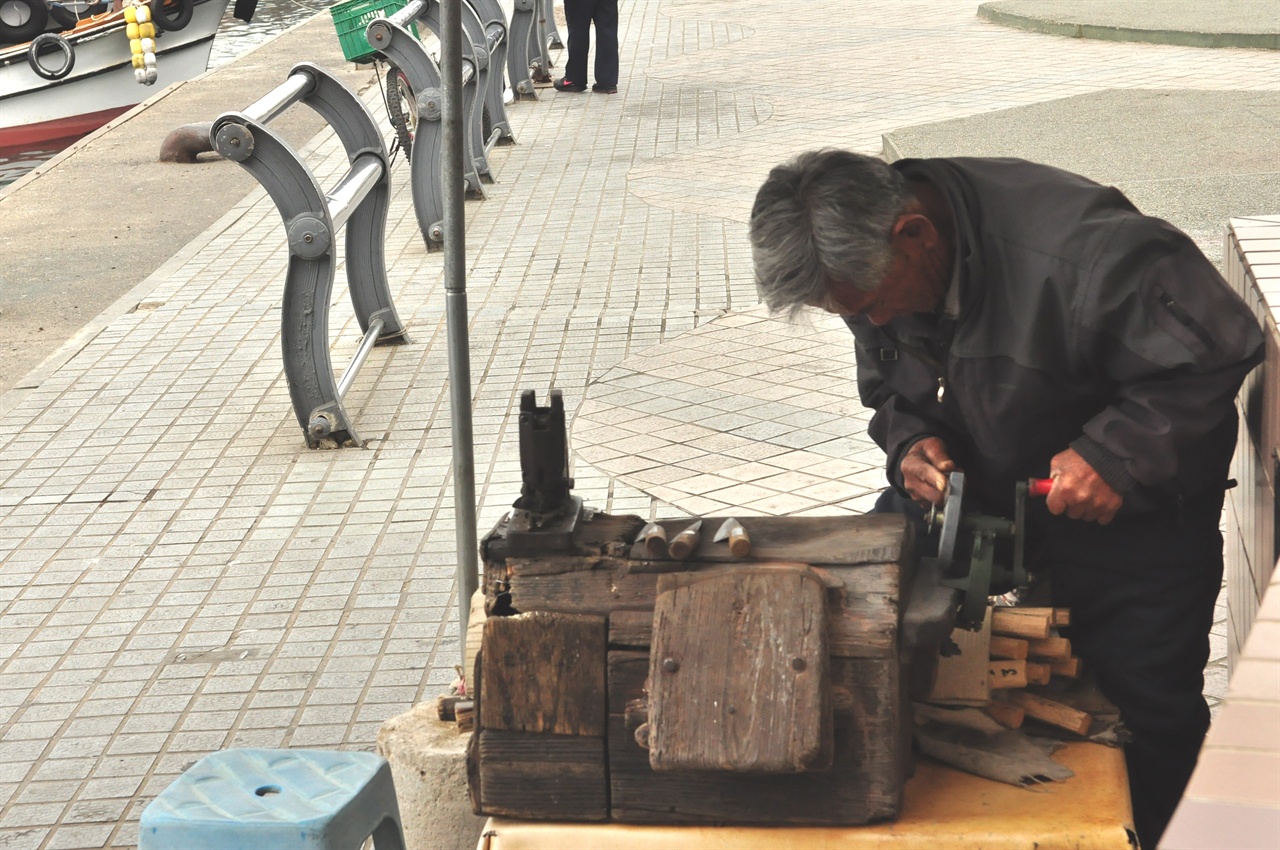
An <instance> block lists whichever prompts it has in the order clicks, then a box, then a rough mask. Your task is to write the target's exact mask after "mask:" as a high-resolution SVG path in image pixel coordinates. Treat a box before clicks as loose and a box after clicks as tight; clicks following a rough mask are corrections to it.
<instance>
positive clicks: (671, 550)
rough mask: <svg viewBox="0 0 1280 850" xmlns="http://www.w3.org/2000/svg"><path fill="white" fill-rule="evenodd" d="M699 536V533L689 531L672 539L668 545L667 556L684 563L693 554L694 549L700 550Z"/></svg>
mask: <svg viewBox="0 0 1280 850" xmlns="http://www.w3.org/2000/svg"><path fill="white" fill-rule="evenodd" d="M699 536H700V535H699V534H698V532H696V531H690V530H687V529H686V530H685V531H682V532H680V533H679V534H677V535H676V536H675V537H673V538H671V542H670V543H669V544H667V554H668V555H670V556H671V557H673V558H675V559H676V560H677V561H683V560H684V559H685V558H687V557H689V555H690V554H692V552H693V550H694V549H696V548H698V538H699Z"/></svg>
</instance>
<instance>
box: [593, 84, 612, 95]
mask: <svg viewBox="0 0 1280 850" xmlns="http://www.w3.org/2000/svg"><path fill="white" fill-rule="evenodd" d="M591 90H592V91H593V92H596V93H598V94H617V93H618V87H617V86H606V85H605V84H604V83H596V84H595V85H594V86H592V87H591Z"/></svg>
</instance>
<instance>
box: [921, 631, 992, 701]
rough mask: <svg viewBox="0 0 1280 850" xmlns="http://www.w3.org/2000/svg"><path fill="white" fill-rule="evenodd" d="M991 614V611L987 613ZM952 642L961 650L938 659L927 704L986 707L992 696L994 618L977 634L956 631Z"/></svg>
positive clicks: (952, 635) (953, 633) (952, 633)
mask: <svg viewBox="0 0 1280 850" xmlns="http://www.w3.org/2000/svg"><path fill="white" fill-rule="evenodd" d="M987 610H988V612H990V610H991V609H989V608H988V609H987ZM951 642H952V643H954V644H955V645H956V646H957V647H959V649H960V652H959V654H958V655H944V656H942V657H941V658H939V659H938V674H937V678H936V679H935V680H934V683H933V688H932V689H931V690H930V691H929V698H928V700H927V701H928V702H939V703H944V704H946V705H974V706H981V705H985V704H986V702H987V698H988V697H989V696H990V692H991V676H990V671H988V670H987V666H988V665H989V664H990V663H991V617H990V616H987V617H986V618H984V619H983V621H982V628H980V629H979V630H978V631H976V632H971V631H968V630H967V629H956V630H954V631H953V632H951Z"/></svg>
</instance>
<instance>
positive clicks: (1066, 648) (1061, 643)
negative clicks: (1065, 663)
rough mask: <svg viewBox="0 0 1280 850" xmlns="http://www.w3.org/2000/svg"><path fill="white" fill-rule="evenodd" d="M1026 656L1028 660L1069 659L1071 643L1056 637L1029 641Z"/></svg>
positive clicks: (1051, 636)
mask: <svg viewBox="0 0 1280 850" xmlns="http://www.w3.org/2000/svg"><path fill="white" fill-rule="evenodd" d="M1027 654H1028V657H1030V658H1038V659H1042V660H1045V661H1049V660H1053V659H1063V658H1070V657H1071V641H1069V640H1067V639H1066V638H1064V637H1059V636H1058V635H1049V637H1047V638H1044V639H1042V640H1033V641H1030V642H1029V643H1028V647H1027Z"/></svg>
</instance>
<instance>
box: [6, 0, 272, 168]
mask: <svg viewBox="0 0 1280 850" xmlns="http://www.w3.org/2000/svg"><path fill="white" fill-rule="evenodd" d="M229 2H230V0H149V3H147V4H146V5H145V6H142V7H139V6H137V5H134V0H109V2H107V3H99V4H97V5H87V4H86V3H82V5H81V6H80V7H79V8H78V9H77V8H76V7H74V6H72V5H70V4H68V5H63V4H59V3H53V2H47V0H0V149H20V148H24V147H25V148H30V147H36V146H39V145H40V144H41V143H44V142H48V141H49V140H53V139H69V138H74V137H77V136H82V135H84V134H85V133H89V132H91V131H93V130H96V129H97V128H98V127H101V126H102V125H104V124H106V123H107V122H109V121H111V120H112V119H113V118H115V117H117V116H118V115H121V114H123V113H124V112H127V111H128V110H129V109H131V108H132V107H134V106H136V105H137V104H139V103H141V102H142V101H144V100H146V99H147V98H148V97H150V96H151V95H152V94H154V93H155V92H158V91H159V90H160V89H162V88H164V87H165V86H167V85H169V84H171V83H176V82H181V81H183V80H189V79H191V78H193V77H196V76H199V75H200V74H203V73H204V72H205V70H206V68H207V67H208V64H209V52H210V50H211V49H212V48H213V37H214V34H215V33H216V32H217V30H218V25H219V24H220V23H221V21H222V16H223V14H224V13H225V12H226V9H227V5H228V4H229ZM256 6H257V3H256V0H237V2H236V9H235V14H236V17H238V18H241V19H243V20H246V21H247V20H249V18H251V17H252V16H253V12H254V8H255V7H256ZM126 17H127V18H130V19H132V20H133V22H134V23H132V24H131V22H130V21H129V20H126ZM146 18H150V19H151V20H152V21H154V25H153V26H154V33H153V37H152V38H151V39H146V38H139V37H138V30H137V29H136V28H135V29H130V27H131V26H132V27H137V26H141V24H138V23H137V22H138V21H142V20H144V19H146ZM151 32H152V30H151V29H146V30H144V36H145V35H146V34H150V33H151ZM148 42H149V43H148ZM143 47H146V48H150V49H149V50H147V51H146V52H147V53H150V54H152V55H151V56H150V57H144V54H143V53H142V52H140V51H141V50H142V49H143ZM135 55H137V56H139V59H138V60H135V59H134V56H135ZM143 58H146V61H145V62H144V61H143ZM148 68H151V69H153V73H152V74H151V75H150V77H148V76H147V73H146V71H147V69H148Z"/></svg>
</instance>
